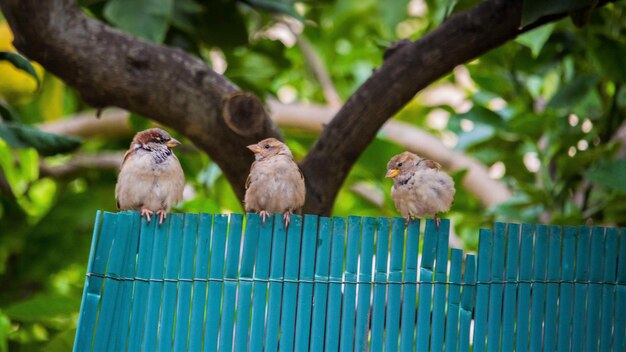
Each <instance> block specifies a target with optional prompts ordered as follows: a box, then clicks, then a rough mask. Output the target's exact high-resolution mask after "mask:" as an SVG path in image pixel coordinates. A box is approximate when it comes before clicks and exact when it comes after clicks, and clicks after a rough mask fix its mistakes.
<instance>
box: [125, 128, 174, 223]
mask: <svg viewBox="0 0 626 352" xmlns="http://www.w3.org/2000/svg"><path fill="white" fill-rule="evenodd" d="M178 145H180V142H179V141H177V140H176V139H174V138H172V137H171V136H170V135H169V134H168V133H167V132H165V131H164V130H162V129H160V128H151V129H148V130H145V131H142V132H139V133H137V134H136V135H135V137H134V138H133V141H132V143H131V144H130V148H129V149H128V151H126V154H124V159H123V160H122V165H121V166H120V173H119V176H118V178H117V184H116V185H115V200H116V201H117V207H118V209H121V210H141V216H142V217H143V216H145V217H146V219H147V220H148V222H150V216H151V215H152V214H153V213H154V212H156V214H157V215H158V216H159V224H162V223H163V219H165V217H166V216H167V212H168V211H170V209H171V208H172V205H174V204H176V203H178V202H180V201H181V200H182V198H183V188H184V186H185V175H184V173H183V169H182V168H181V167H180V162H178V158H176V155H174V153H173V152H172V148H174V147H176V146H178Z"/></svg>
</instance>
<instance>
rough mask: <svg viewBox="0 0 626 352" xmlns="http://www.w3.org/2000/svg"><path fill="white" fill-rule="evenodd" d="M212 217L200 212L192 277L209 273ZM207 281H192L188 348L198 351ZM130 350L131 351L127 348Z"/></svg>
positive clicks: (202, 277) (202, 327) (200, 342)
mask: <svg viewBox="0 0 626 352" xmlns="http://www.w3.org/2000/svg"><path fill="white" fill-rule="evenodd" d="M212 223H213V217H212V216H211V215H209V214H205V213H201V214H200V220H199V223H198V236H197V239H196V240H197V244H196V263H195V269H194V274H193V276H194V278H197V279H201V280H204V279H206V278H207V277H208V275H209V253H210V249H211V225H212ZM206 291H207V283H206V282H205V281H200V280H198V281H194V283H193V298H192V301H191V320H190V322H189V350H190V351H200V349H201V348H202V332H203V331H204V312H205V304H206V294H207V292H206ZM129 350H130V351H133V350H131V349H129Z"/></svg>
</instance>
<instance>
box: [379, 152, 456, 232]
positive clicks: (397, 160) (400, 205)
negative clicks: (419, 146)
mask: <svg viewBox="0 0 626 352" xmlns="http://www.w3.org/2000/svg"><path fill="white" fill-rule="evenodd" d="M440 168H441V165H439V164H438V163H436V162H434V161H432V160H428V159H422V158H420V157H419V156H417V155H415V154H413V153H411V152H404V153H401V154H398V155H396V156H394V157H393V158H391V160H390V161H389V163H388V164H387V175H386V176H385V177H391V178H393V186H392V187H391V198H392V199H393V201H394V203H395V205H396V209H398V211H399V212H400V214H402V216H403V217H404V218H405V219H406V220H407V222H408V221H409V220H410V219H413V218H414V217H425V216H433V215H435V216H436V215H437V213H441V212H446V211H448V210H450V206H451V205H452V202H453V200H454V193H455V192H456V190H455V189H454V181H453V180H452V178H451V177H450V176H448V175H447V174H446V173H445V172H443V171H441V170H440ZM436 220H437V226H439V218H438V217H436Z"/></svg>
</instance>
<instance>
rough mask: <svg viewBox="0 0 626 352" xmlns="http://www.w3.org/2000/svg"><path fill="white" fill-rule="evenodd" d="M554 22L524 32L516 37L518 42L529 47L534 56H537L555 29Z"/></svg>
mask: <svg viewBox="0 0 626 352" xmlns="http://www.w3.org/2000/svg"><path fill="white" fill-rule="evenodd" d="M554 26H555V24H554V23H550V24H546V25H543V26H541V27H539V28H536V29H533V30H532V31H530V32H527V33H524V34H522V35H520V36H519V37H517V39H515V41H516V42H518V43H520V44H522V45H524V46H526V47H528V48H529V49H530V52H531V53H532V54H533V57H534V58H536V57H537V56H539V53H540V52H541V48H543V45H544V44H545V43H546V42H547V41H548V38H550V35H551V34H552V31H553V30H554Z"/></svg>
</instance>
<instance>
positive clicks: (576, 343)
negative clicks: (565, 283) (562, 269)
mask: <svg viewBox="0 0 626 352" xmlns="http://www.w3.org/2000/svg"><path fill="white" fill-rule="evenodd" d="M577 237H578V239H577V241H576V283H575V284H574V317H573V326H572V351H573V352H576V351H583V349H584V347H585V320H586V319H585V312H586V307H587V289H588V286H589V285H588V284H586V283H583V282H585V281H587V280H589V251H590V247H591V230H590V228H589V227H587V226H581V227H579V228H578V236H577Z"/></svg>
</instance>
